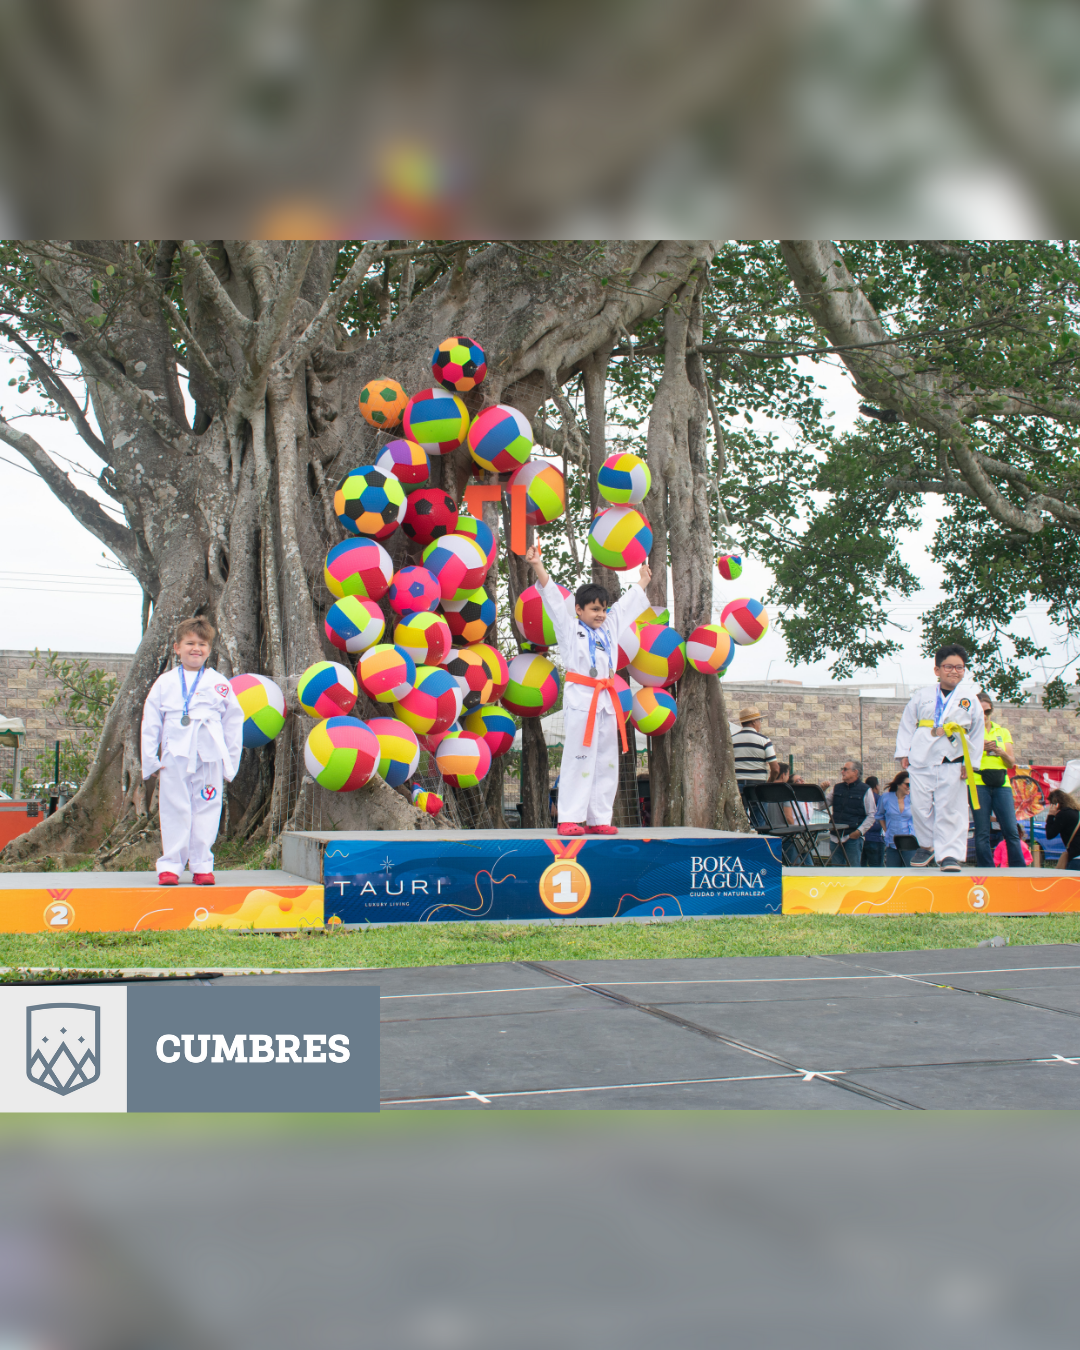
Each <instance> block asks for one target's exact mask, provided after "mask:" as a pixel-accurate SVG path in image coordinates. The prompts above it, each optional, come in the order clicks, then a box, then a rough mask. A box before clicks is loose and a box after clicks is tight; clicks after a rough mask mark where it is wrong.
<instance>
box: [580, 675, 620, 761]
mask: <svg viewBox="0 0 1080 1350" xmlns="http://www.w3.org/2000/svg"><path fill="white" fill-rule="evenodd" d="M566 683H567V684H584V685H591V687H592V702H591V703H590V704H589V720H588V721H587V722H586V723H585V744H586V745H587V746H589V745H592V734H593V727H594V726H595V725H596V708H597V704H598V703H599V702H600V692H601V690H603V689H606V690H608V692H609V693H610V694H611V705H612V707H613V708H614V709H615V720H616V722H618V724H619V737H620V739H621V741H622V748H623V754H625V753H626V751H627V744H626V714H625V713H624V712H623V710H622V704H621V703H620V702H619V695H618V691H617V690H616V688H615V681H614V679H612V677H611V676H610V675H609V676H608V678H607V679H606V680H597V679H594V678H593V677H592V676H591V675H579V674H578V673H577V671H576V670H568V671H567V672H566Z"/></svg>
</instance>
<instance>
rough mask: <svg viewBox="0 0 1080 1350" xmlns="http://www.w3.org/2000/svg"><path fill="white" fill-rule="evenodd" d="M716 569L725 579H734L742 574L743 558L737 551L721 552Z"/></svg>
mask: <svg viewBox="0 0 1080 1350" xmlns="http://www.w3.org/2000/svg"><path fill="white" fill-rule="evenodd" d="M716 570H717V571H718V572H719V573H720V575H721V576H722V577H723V578H724V580H725V581H734V580H735V579H736V578H737V577H741V576H742V558H740V557H739V555H738V554H737V553H721V554H720V556H719V558H717V560H716Z"/></svg>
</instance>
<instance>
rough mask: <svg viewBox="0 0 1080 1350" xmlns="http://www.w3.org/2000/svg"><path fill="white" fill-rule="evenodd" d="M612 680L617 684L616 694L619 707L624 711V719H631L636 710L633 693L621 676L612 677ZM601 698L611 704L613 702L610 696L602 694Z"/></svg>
mask: <svg viewBox="0 0 1080 1350" xmlns="http://www.w3.org/2000/svg"><path fill="white" fill-rule="evenodd" d="M611 678H612V680H613V681H614V683H615V694H616V697H617V698H618V700H619V707H620V708H621V709H622V714H623V717H629V716H630V714H631V712H632V711H633V708H634V695H633V691H632V690H631V688H630V686H629V685H628V684H627V683H626V681H625V680H624V679H622V678H621V676H619V675H612V677H611ZM600 697H601V698H606V699H607V700H608V702H609V703H610V702H611V695H610V694H601V695H600Z"/></svg>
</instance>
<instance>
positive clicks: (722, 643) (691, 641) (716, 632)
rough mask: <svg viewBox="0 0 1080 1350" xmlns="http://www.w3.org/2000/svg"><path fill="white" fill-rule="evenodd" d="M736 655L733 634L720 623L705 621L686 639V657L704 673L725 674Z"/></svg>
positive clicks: (695, 667)
mask: <svg viewBox="0 0 1080 1350" xmlns="http://www.w3.org/2000/svg"><path fill="white" fill-rule="evenodd" d="M734 655H735V644H734V642H732V640H731V634H730V633H728V631H727V630H726V629H724V628H721V627H720V625H719V624H718V623H703V624H702V625H701V626H700V627H699V628H695V629H694V631H693V632H692V633H691V634H690V636H689V637H688V638H687V639H686V659H687V660H688V661H689V662H690V664H691V665H692V666H693V667H694V669H695V670H700V671H701V673H702V674H703V675H723V673H724V671H725V670H727V668H728V666H730V665H731V660H732V657H733V656H734Z"/></svg>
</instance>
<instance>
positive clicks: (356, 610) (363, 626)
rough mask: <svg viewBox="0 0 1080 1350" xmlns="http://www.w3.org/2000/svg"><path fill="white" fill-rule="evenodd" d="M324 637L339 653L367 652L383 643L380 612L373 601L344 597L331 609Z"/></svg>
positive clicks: (384, 626) (383, 622)
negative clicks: (377, 643) (377, 644)
mask: <svg viewBox="0 0 1080 1350" xmlns="http://www.w3.org/2000/svg"><path fill="white" fill-rule="evenodd" d="M323 627H324V628H325V629H326V636H327V637H328V638H329V639H330V642H331V644H332V645H333V646H335V647H336V648H337V649H338V651H341V652H351V653H352V654H353V655H355V654H356V653H357V652H366V651H367V649H368V648H369V647H373V646H374V645H375V643H376V642H381V641H382V635H383V633H385V632H386V620H385V619H384V618H383V612H382V610H381V609H380V608H379V606H378V605H377V604H376V602H375V601H374V600H365V599H364V598H363V596H360V595H346V596H344V597H343V598H342V599H341V600H338V601H337V602H336V603H335V604H333V605H331V606H330V609H329V611H328V613H327V615H326V622H325V623H324V624H323Z"/></svg>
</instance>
